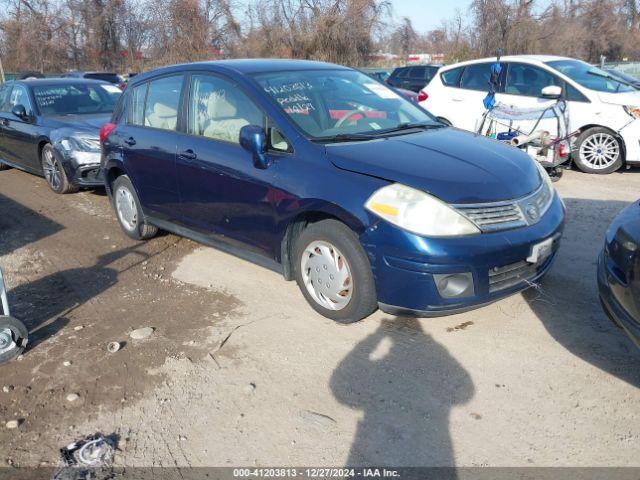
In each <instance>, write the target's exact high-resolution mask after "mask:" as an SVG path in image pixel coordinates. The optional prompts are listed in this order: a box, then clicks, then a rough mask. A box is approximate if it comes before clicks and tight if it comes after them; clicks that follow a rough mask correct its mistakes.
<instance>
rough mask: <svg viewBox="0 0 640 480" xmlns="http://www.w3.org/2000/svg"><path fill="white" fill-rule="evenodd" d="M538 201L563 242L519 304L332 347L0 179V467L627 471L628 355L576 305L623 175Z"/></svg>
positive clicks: (196, 255)
mask: <svg viewBox="0 0 640 480" xmlns="http://www.w3.org/2000/svg"><path fill="white" fill-rule="evenodd" d="M556 185H557V188H558V190H559V191H560V193H561V195H562V196H563V198H564V199H565V202H566V204H567V208H568V214H567V228H566V234H565V237H564V239H563V243H562V246H561V249H560V252H559V256H558V259H557V262H556V263H555V265H554V267H553V269H552V270H551V272H550V274H549V275H548V276H547V277H546V278H545V279H544V281H543V282H542V284H541V285H540V287H539V288H537V289H530V290H528V291H526V292H524V293H523V294H519V295H515V296H512V297H510V298H507V299H505V300H502V301H500V302H497V303H495V304H493V305H490V306H487V307H485V308H482V309H479V310H476V311H473V312H469V313H465V314H461V315H455V316H450V317H443V318H435V319H419V320H417V319H406V318H395V317H389V316H388V315H385V314H383V313H380V312H379V313H376V314H374V315H372V316H371V317H369V318H367V319H366V320H364V321H362V322H360V323H358V324H355V325H350V326H340V325H336V324H334V323H332V322H331V321H329V320H327V319H324V318H322V317H320V316H318V315H317V314H316V313H314V312H313V310H312V309H311V308H310V307H308V306H307V305H306V303H305V302H304V300H303V298H302V296H301V294H300V293H299V292H298V290H297V287H296V285H295V284H294V283H292V282H284V281H283V280H282V278H281V277H279V276H278V275H277V274H275V273H273V272H271V271H268V270H264V269H262V268H260V267H257V266H255V265H252V264H249V263H247V262H244V261H242V260H239V259H236V258H234V257H231V256H229V255H226V254H224V253H221V252H218V251H215V250H212V249H209V248H205V247H202V246H200V245H198V244H196V243H194V242H191V241H189V240H186V239H180V238H179V237H176V236H173V235H168V234H167V235H162V236H159V237H158V238H156V239H154V240H152V241H149V242H146V243H136V242H133V241H131V240H129V239H128V238H126V237H125V236H124V235H123V234H122V233H121V232H120V230H119V228H118V225H117V224H116V221H115V219H114V217H113V215H112V214H111V210H110V207H109V205H108V203H107V199H106V197H105V196H104V194H103V193H101V192H99V191H96V192H92V191H86V192H81V193H79V194H76V195H67V196H56V195H55V194H53V193H51V192H50V191H49V190H48V188H47V187H46V185H45V183H44V181H43V180H42V179H39V178H36V177H33V176H30V175H27V174H25V173H21V172H17V171H15V170H9V171H5V172H1V173H0V212H1V213H0V265H2V267H3V268H4V269H5V272H6V274H7V280H8V282H9V285H10V301H11V304H12V306H13V310H14V311H13V314H14V316H16V317H18V318H21V319H23V320H25V321H26V323H27V324H28V326H29V328H30V331H31V332H32V333H31V343H30V348H29V350H28V351H27V352H26V353H25V355H24V356H23V357H22V359H20V360H18V361H14V362H12V363H10V364H7V365H4V366H2V367H0V370H1V371H2V378H1V379H0V384H1V385H2V386H3V387H6V388H3V389H2V390H1V391H0V421H1V423H0V461H3V462H5V463H7V464H10V465H14V466H32V465H54V464H55V463H56V462H57V460H58V455H59V453H58V452H59V449H60V447H62V446H64V445H66V444H68V443H69V442H71V441H72V440H74V439H77V438H80V437H83V436H85V435H87V434H90V433H95V432H96V431H99V432H102V433H104V434H114V435H115V436H116V437H117V438H118V445H119V451H118V453H117V456H116V462H117V463H118V464H119V465H126V466H134V465H139V466H149V465H153V466H214V465H221V466H237V465H298V466H300V465H316V466H318V465H321V466H328V465H344V464H347V463H348V464H361V465H372V464H377V465H396V466H400V465H414V466H416V465H429V466H432V465H443V466H449V465H456V466H487V465H490V466H558V465H561V466H640V456H639V455H638V451H639V449H638V444H639V440H640V438H639V436H640V390H639V389H638V387H640V351H639V350H638V349H636V348H635V347H634V346H633V344H632V343H631V342H630V341H629V340H628V339H627V338H626V337H625V336H624V335H623V334H622V333H621V332H620V330H618V329H617V328H616V327H614V326H613V325H612V324H611V322H610V321H609V320H608V319H607V318H606V316H605V315H604V314H603V313H602V311H601V309H600V305H599V302H598V298H597V290H596V284H595V273H596V258H597V254H598V251H599V249H600V248H601V245H602V239H603V234H604V232H605V230H606V227H607V225H608V223H609V222H610V221H611V219H612V218H613V217H614V216H615V215H616V213H617V212H618V211H620V210H621V209H622V208H623V207H624V206H625V205H626V204H628V203H629V202H631V201H633V200H635V199H637V197H639V196H640V194H639V193H638V192H639V191H640V171H637V170H636V171H626V172H624V173H618V174H613V175H609V176H606V177H596V176H589V175H585V174H581V173H578V172H574V171H569V172H566V173H565V176H564V178H563V179H562V180H561V181H560V182H559V183H557V184H556ZM146 326H151V327H153V328H154V332H153V334H152V335H151V336H150V337H148V338H146V339H140V340H134V339H131V338H130V337H129V333H130V332H131V331H132V330H133V329H137V328H140V327H146ZM111 341H119V342H121V343H122V348H121V350H120V351H118V352H116V353H109V352H108V351H107V350H106V347H107V344H108V343H109V342H111ZM71 393H75V394H77V395H78V398H77V399H76V400H74V401H68V400H67V396H68V395H69V394H71ZM15 419H19V420H21V424H20V427H19V428H17V429H7V428H5V423H6V422H7V421H10V420H15Z"/></svg>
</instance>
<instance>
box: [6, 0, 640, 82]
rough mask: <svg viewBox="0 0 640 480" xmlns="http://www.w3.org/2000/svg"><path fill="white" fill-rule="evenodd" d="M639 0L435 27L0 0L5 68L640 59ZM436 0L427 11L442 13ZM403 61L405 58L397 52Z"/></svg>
mask: <svg viewBox="0 0 640 480" xmlns="http://www.w3.org/2000/svg"><path fill="white" fill-rule="evenodd" d="M638 1H640V0H471V1H470V4H469V7H468V8H467V9H461V10H458V11H457V12H456V13H455V14H454V15H453V16H452V18H450V19H448V20H446V21H444V22H443V23H442V25H440V26H438V27H437V28H435V29H433V30H432V31H429V32H418V31H416V29H415V28H414V26H413V23H412V21H411V19H410V18H397V16H396V15H394V11H393V4H392V2H391V1H389V0H244V2H243V3H234V0H0V58H1V59H2V61H3V63H4V68H5V70H13V71H24V70H38V71H42V72H61V71H65V70H70V69H91V70H115V71H119V72H129V71H142V70H146V69H149V68H153V67H156V66H160V65H166V64H172V63H180V62H191V61H198V60H210V59H217V58H229V57H230V58H233V57H249V58H256V57H290V58H305V59H318V60H325V61H331V62H336V63H342V64H347V65H356V66H364V65H367V64H371V63H373V62H378V63H379V62H383V60H380V58H381V57H380V56H379V55H376V54H377V53H380V52H385V53H394V54H397V55H400V56H401V57H403V56H406V55H408V54H411V53H420V52H424V53H441V54H444V55H445V59H446V61H447V62H452V61H456V60H465V59H469V58H477V57H480V56H492V55H495V52H496V51H497V50H498V49H499V48H502V49H503V50H504V52H505V53H507V54H523V53H546V54H558V55H566V56H572V57H577V58H582V59H585V60H588V61H591V62H597V61H599V59H600V56H601V55H605V56H606V57H607V58H608V59H609V60H612V61H613V60H622V59H624V58H628V59H630V60H640V42H639V41H638V40H640V14H639V10H638ZM439 3H440V1H439V0H425V2H424V7H423V8H422V9H421V11H420V12H419V14H420V15H437V14H438V13H437V11H438V5H439ZM395 63H401V60H395Z"/></svg>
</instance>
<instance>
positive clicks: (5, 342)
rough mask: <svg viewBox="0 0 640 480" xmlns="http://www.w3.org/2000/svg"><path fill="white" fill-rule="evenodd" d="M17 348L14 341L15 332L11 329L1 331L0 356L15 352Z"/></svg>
mask: <svg viewBox="0 0 640 480" xmlns="http://www.w3.org/2000/svg"><path fill="white" fill-rule="evenodd" d="M17 346H18V345H17V344H16V343H15V342H14V340H13V332H12V331H11V329H10V328H4V329H2V330H0V355H2V354H3V353H6V352H8V351H10V350H13V349H14V348H16V347H17Z"/></svg>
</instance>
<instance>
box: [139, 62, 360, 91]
mask: <svg viewBox="0 0 640 480" xmlns="http://www.w3.org/2000/svg"><path fill="white" fill-rule="evenodd" d="M193 69H202V70H212V71H215V70H218V71H224V70H226V71H233V72H236V73H240V74H253V73H271V72H286V71H295V70H336V69H339V70H350V68H349V67H345V66H343V65H336V64H334V63H327V62H316V61H312V60H289V59H249V58H246V59H235V60H215V61H210V62H195V63H181V64H178V65H171V66H168V67H162V68H158V69H155V70H151V71H149V72H145V73H141V74H138V75H136V76H135V77H134V78H133V81H132V82H131V83H132V85H135V84H137V83H140V82H143V81H144V80H146V79H148V78H150V77H155V76H157V75H162V74H167V73H174V72H176V73H178V72H182V71H185V70H193Z"/></svg>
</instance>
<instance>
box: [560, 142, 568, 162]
mask: <svg viewBox="0 0 640 480" xmlns="http://www.w3.org/2000/svg"><path fill="white" fill-rule="evenodd" d="M567 147H568V145H567V144H566V143H564V142H562V143H560V145H558V155H559V156H560V158H567V157H568V156H569V148H567Z"/></svg>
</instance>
